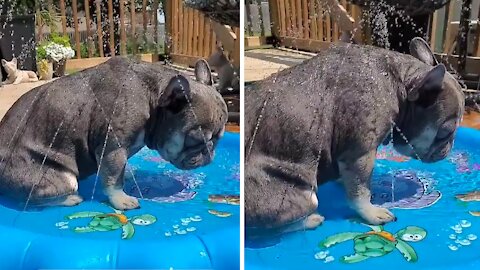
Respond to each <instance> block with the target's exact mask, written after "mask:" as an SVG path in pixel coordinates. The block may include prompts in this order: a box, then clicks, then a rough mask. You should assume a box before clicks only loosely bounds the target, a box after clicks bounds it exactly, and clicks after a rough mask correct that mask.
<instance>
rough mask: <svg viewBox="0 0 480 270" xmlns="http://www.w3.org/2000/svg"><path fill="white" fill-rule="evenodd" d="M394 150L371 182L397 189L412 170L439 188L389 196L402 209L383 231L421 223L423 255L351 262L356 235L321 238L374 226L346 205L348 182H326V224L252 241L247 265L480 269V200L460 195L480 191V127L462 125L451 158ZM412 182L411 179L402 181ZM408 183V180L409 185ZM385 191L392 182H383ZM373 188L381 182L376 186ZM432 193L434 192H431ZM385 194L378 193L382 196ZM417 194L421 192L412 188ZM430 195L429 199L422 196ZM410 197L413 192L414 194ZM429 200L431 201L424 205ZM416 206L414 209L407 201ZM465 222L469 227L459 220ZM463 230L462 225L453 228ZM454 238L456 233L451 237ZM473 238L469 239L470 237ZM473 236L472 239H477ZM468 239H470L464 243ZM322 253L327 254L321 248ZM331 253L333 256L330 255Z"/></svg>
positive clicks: (418, 245)
mask: <svg viewBox="0 0 480 270" xmlns="http://www.w3.org/2000/svg"><path fill="white" fill-rule="evenodd" d="M380 149H381V150H382V151H384V152H382V151H379V152H380V153H384V154H385V153H387V154H389V155H391V156H389V159H388V158H386V156H384V157H383V158H379V156H378V155H377V161H376V164H375V168H374V171H373V176H372V179H373V180H372V186H373V187H374V186H376V187H378V184H379V182H380V181H381V180H385V179H387V181H385V184H388V185H387V187H390V186H391V184H392V181H388V179H389V178H388V177H390V179H392V178H393V176H394V175H396V173H399V172H404V171H407V172H409V173H410V175H416V176H417V177H418V178H419V179H421V180H422V181H423V183H428V184H429V186H428V192H430V193H429V194H432V193H431V192H434V191H438V192H440V194H441V196H439V197H438V198H437V199H438V200H436V201H435V200H430V201H428V200H427V202H428V204H427V203H426V202H425V201H423V202H419V201H415V202H414V203H408V204H407V203H403V204H402V203H401V202H399V199H400V198H397V197H395V200H392V198H391V197H392V196H391V195H390V194H389V193H388V192H387V193H386V194H381V195H385V197H386V198H387V199H386V202H388V203H390V202H389V200H392V201H395V202H396V203H397V204H400V205H401V206H402V207H406V208H399V207H396V208H391V209H390V210H391V211H392V212H393V213H394V214H395V216H396V217H397V218H398V220H397V222H392V223H388V224H386V225H385V226H384V230H385V231H387V232H390V233H392V234H395V233H396V232H399V231H400V230H402V229H404V228H406V227H407V226H418V227H420V228H423V229H425V230H426V232H427V234H426V237H425V238H424V239H422V240H420V241H418V242H408V244H409V245H410V246H411V247H412V249H413V250H414V251H415V252H416V254H417V256H418V261H416V262H409V261H407V260H405V258H404V257H403V256H402V254H401V253H400V252H399V251H398V250H396V249H394V250H393V251H391V252H390V253H388V252H386V253H385V254H384V255H382V256H379V257H374V258H368V259H366V260H364V261H360V262H356V263H344V262H342V258H344V256H349V255H352V254H354V253H355V249H354V241H353V240H348V241H345V242H342V243H338V244H336V245H334V246H331V247H329V248H324V247H320V246H319V243H320V242H321V241H323V240H325V239H326V238H327V237H330V236H334V235H336V234H338V233H345V232H359V233H366V232H368V231H370V230H371V229H370V228H368V227H367V226H365V225H363V224H359V223H356V222H353V221H352V220H350V218H352V217H355V213H354V212H353V211H352V210H351V209H350V208H349V207H348V206H347V203H346V198H345V193H344V191H343V188H342V187H341V186H340V185H339V184H338V183H335V182H329V183H327V184H324V185H322V186H320V187H319V190H318V200H319V207H318V211H319V213H320V214H321V215H323V216H324V217H325V219H326V220H325V221H324V223H323V224H322V225H321V226H320V227H319V228H317V229H315V230H310V231H304V232H295V233H290V234H285V235H282V236H280V237H276V238H271V237H270V238H266V239H262V240H249V239H247V240H246V244H245V245H246V250H245V269H247V270H260V269H262V270H267V269H276V270H277V269H334V270H343V269H352V270H354V269H390V268H394V269H401V270H415V269H423V270H460V269H480V252H479V250H480V217H476V216H472V215H471V214H470V213H469V211H480V202H461V201H459V200H458V199H456V197H455V196H456V195H458V194H465V193H469V192H473V191H480V131H478V130H474V129H469V128H459V130H458V133H457V135H456V140H455V146H454V148H453V150H452V152H451V153H450V154H449V156H448V157H447V158H446V159H445V160H443V161H440V162H436V163H431V164H427V163H422V162H420V161H416V160H412V159H410V160H405V159H403V158H402V157H401V156H399V155H398V154H395V153H394V152H392V149H391V147H390V146H388V147H381V148H380ZM403 180H405V179H403ZM395 181H396V182H394V183H393V184H394V186H395V188H394V189H390V190H394V191H395V195H398V194H402V192H403V194H402V195H403V196H405V197H402V198H401V199H407V200H408V199H409V198H410V197H408V196H406V195H408V194H410V193H408V192H409V191H410V190H409V189H408V188H407V187H406V186H405V185H404V184H405V183H407V182H405V181H403V182H402V181H400V180H399V179H397V180H395ZM402 184H403V186H402ZM383 188H384V189H383V190H385V186H383ZM373 189H374V188H373ZM428 192H427V193H428ZM377 195H378V194H377ZM410 195H411V197H413V196H416V194H413V193H412V194H410ZM422 198H423V197H422ZM410 199H411V198H410ZM423 203H425V205H423ZM412 206H415V207H413V208H410V209H407V208H408V207H412ZM461 224H463V225H464V226H460V225H461ZM456 226H459V227H460V228H461V229H460V230H458V232H457V231H455V230H454V228H458V227H456ZM452 238H454V239H452ZM469 239H470V240H469ZM472 239H473V240H472ZM465 240H469V241H465ZM322 252H323V253H322ZM327 258H329V259H327Z"/></svg>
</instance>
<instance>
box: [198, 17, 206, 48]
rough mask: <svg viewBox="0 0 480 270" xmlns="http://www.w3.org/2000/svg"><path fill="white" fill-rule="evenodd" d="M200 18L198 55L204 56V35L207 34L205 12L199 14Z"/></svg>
mask: <svg viewBox="0 0 480 270" xmlns="http://www.w3.org/2000/svg"><path fill="white" fill-rule="evenodd" d="M199 17H200V18H199V20H198V26H199V29H198V55H199V56H204V54H203V50H204V46H203V43H204V42H205V41H204V36H205V18H204V16H203V14H200V15H199Z"/></svg>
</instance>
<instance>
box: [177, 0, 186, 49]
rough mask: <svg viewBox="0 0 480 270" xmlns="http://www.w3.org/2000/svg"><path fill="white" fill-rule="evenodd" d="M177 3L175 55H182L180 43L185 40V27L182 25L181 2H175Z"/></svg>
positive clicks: (178, 0) (181, 44) (179, 0)
mask: <svg viewBox="0 0 480 270" xmlns="http://www.w3.org/2000/svg"><path fill="white" fill-rule="evenodd" d="M177 2H178V19H177V22H178V35H179V36H178V43H177V45H176V46H177V48H178V50H177V53H178V54H183V48H184V46H183V43H182V41H184V40H185V38H184V37H185V29H184V28H183V26H184V25H185V23H184V20H183V16H184V15H183V4H182V2H181V0H177Z"/></svg>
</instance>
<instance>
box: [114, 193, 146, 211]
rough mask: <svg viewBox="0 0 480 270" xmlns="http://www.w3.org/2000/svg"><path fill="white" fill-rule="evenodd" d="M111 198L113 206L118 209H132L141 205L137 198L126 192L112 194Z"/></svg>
mask: <svg viewBox="0 0 480 270" xmlns="http://www.w3.org/2000/svg"><path fill="white" fill-rule="evenodd" d="M109 200H110V203H111V204H112V206H113V207H114V208H115V209H118V210H130V209H135V208H139V207H140V204H139V203H138V200H137V198H135V197H132V196H128V195H127V194H125V193H124V192H122V193H117V194H115V195H111V196H110V197H109Z"/></svg>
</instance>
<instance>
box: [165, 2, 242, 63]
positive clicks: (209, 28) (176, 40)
mask: <svg viewBox="0 0 480 270" xmlns="http://www.w3.org/2000/svg"><path fill="white" fill-rule="evenodd" d="M166 14H167V18H166V24H167V29H168V30H167V35H168V36H169V38H168V41H167V44H168V45H167V47H168V48H169V55H170V57H171V58H172V60H173V61H174V62H175V63H180V64H184V65H189V66H193V65H194V63H195V62H196V61H197V60H198V59H199V58H208V57H209V56H210V55H211V54H212V53H213V52H214V51H215V49H216V46H217V44H218V41H220V43H221V44H222V45H223V46H224V47H225V46H226V47H229V50H227V51H228V53H229V54H230V58H231V59H232V61H233V62H234V64H235V65H236V66H239V65H240V46H239V44H240V40H239V38H238V37H239V36H240V29H239V28H234V29H232V30H233V32H232V34H233V35H234V37H233V44H230V43H231V42H232V41H231V38H230V37H223V36H222V37H217V35H218V34H219V33H223V32H219V31H215V30H216V27H218V26H217V25H216V24H215V23H214V22H212V21H211V20H210V19H208V18H206V17H205V16H204V15H203V14H202V13H201V12H199V11H197V10H194V9H191V8H187V7H185V6H184V5H183V1H182V0H171V1H169V2H168V4H167V7H166ZM227 43H228V44H227Z"/></svg>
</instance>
